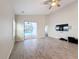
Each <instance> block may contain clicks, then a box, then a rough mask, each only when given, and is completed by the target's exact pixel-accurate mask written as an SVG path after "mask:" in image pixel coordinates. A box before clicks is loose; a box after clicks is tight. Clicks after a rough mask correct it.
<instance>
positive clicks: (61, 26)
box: [56, 24, 69, 31]
mask: <svg viewBox="0 0 79 59" xmlns="http://www.w3.org/2000/svg"><path fill="white" fill-rule="evenodd" d="M56 31H69V25H68V24H59V25H56Z"/></svg>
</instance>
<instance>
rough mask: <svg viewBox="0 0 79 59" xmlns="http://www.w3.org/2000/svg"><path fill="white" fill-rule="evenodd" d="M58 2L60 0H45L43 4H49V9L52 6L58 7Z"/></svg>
mask: <svg viewBox="0 0 79 59" xmlns="http://www.w3.org/2000/svg"><path fill="white" fill-rule="evenodd" d="M59 2H60V0H46V1H44V4H45V5H49V6H50V7H49V9H51V8H52V7H54V6H57V7H60V4H59Z"/></svg>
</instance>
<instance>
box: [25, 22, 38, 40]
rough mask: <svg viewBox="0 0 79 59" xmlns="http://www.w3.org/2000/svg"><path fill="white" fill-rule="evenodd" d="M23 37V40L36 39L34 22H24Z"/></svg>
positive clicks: (35, 24)
mask: <svg viewBox="0 0 79 59" xmlns="http://www.w3.org/2000/svg"><path fill="white" fill-rule="evenodd" d="M24 37H25V39H34V38H36V37H37V23H36V22H24Z"/></svg>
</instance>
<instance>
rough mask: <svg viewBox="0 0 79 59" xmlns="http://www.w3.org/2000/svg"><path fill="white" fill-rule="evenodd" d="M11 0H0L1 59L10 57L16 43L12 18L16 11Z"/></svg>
mask: <svg viewBox="0 0 79 59" xmlns="http://www.w3.org/2000/svg"><path fill="white" fill-rule="evenodd" d="M11 2H12V1H11V0H0V59H8V58H9V56H10V53H11V50H12V48H13V45H14V40H13V37H12V36H13V35H12V21H13V20H12V18H14V15H13V13H14V11H13V8H12V3H11Z"/></svg>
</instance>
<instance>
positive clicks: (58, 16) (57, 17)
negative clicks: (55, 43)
mask: <svg viewBox="0 0 79 59" xmlns="http://www.w3.org/2000/svg"><path fill="white" fill-rule="evenodd" d="M77 7H78V6H77V1H76V2H73V3H71V4H70V5H67V6H66V7H64V8H62V9H60V10H58V11H56V12H55V13H54V14H53V13H52V14H51V15H50V16H49V23H48V24H49V28H48V34H49V36H50V37H54V38H60V37H64V38H67V37H68V36H72V37H75V38H78V35H77V34H78V19H77V18H78V15H77V13H78V11H77ZM58 24H69V26H71V29H69V31H68V32H57V31H56V30H55V26H56V25H58Z"/></svg>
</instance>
